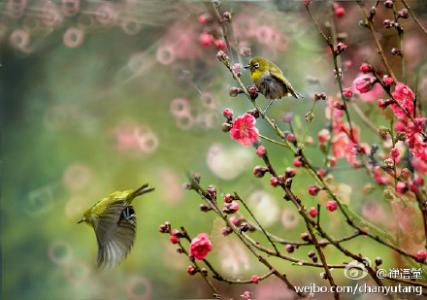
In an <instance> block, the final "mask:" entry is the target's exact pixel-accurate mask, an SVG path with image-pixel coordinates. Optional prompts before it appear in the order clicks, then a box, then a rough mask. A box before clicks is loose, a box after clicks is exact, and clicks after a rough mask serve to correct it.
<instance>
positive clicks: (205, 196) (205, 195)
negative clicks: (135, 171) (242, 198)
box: [189, 176, 305, 297]
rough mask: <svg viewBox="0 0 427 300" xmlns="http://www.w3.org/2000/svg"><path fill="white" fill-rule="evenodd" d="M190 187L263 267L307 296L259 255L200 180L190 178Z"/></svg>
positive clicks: (288, 285)
mask: <svg viewBox="0 0 427 300" xmlns="http://www.w3.org/2000/svg"><path fill="white" fill-rule="evenodd" d="M189 180H190V185H189V188H191V189H193V190H194V191H196V192H197V193H198V194H199V195H200V196H201V197H202V199H204V200H205V201H206V202H207V203H208V204H209V205H210V206H211V207H212V209H213V211H214V212H215V213H216V214H217V215H218V216H219V217H220V218H221V219H222V220H223V221H224V222H225V224H226V225H227V226H228V227H229V228H231V229H232V230H233V233H234V234H235V235H236V236H237V237H238V238H239V239H240V241H241V242H242V243H243V244H244V245H245V246H246V248H247V249H248V250H249V251H250V252H251V253H252V254H253V255H254V256H255V257H256V258H257V259H258V260H259V262H261V263H262V264H263V265H265V266H266V267H267V268H268V269H269V270H270V271H272V273H273V274H274V275H275V276H276V277H277V278H279V279H280V280H281V281H282V282H283V283H284V284H285V285H286V286H287V287H288V289H290V290H292V291H294V292H295V293H296V294H297V295H298V296H300V297H304V296H305V295H304V294H302V293H301V292H297V291H296V289H295V286H294V285H293V284H292V283H291V282H290V281H289V280H288V278H287V276H286V274H283V273H281V272H279V271H278V270H277V269H276V268H275V267H274V266H273V265H272V264H271V263H270V262H269V261H268V260H267V259H266V258H265V257H263V256H262V255H259V254H258V253H257V252H256V251H255V249H254V248H253V247H252V245H251V244H249V243H248V242H247V241H246V240H245V239H244V237H243V236H242V234H240V232H239V231H238V230H237V229H236V228H235V227H234V226H233V225H232V224H231V223H230V221H229V220H228V218H227V216H226V215H224V214H223V213H222V211H221V209H220V208H219V207H218V205H217V204H216V202H215V199H212V198H211V196H210V195H209V193H207V192H206V191H205V190H203V189H202V187H201V186H200V184H199V182H198V180H196V179H195V178H194V176H189Z"/></svg>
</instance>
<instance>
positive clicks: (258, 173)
mask: <svg viewBox="0 0 427 300" xmlns="http://www.w3.org/2000/svg"><path fill="white" fill-rule="evenodd" d="M267 171H268V169H267V168H266V167H261V166H256V167H255V168H254V169H253V171H252V174H253V175H254V176H255V177H257V178H261V177H264V175H265V173H267Z"/></svg>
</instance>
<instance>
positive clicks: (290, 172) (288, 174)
mask: <svg viewBox="0 0 427 300" xmlns="http://www.w3.org/2000/svg"><path fill="white" fill-rule="evenodd" d="M285 175H286V177H288V178H289V177H294V176H295V169H293V168H291V167H288V168H287V169H286V171H285Z"/></svg>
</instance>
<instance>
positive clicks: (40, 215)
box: [0, 0, 425, 300]
mask: <svg viewBox="0 0 427 300" xmlns="http://www.w3.org/2000/svg"><path fill="white" fill-rule="evenodd" d="M9 2H10V1H6V0H5V1H2V2H1V10H2V12H3V14H2V16H1V22H0V29H1V31H0V32H1V34H0V37H1V44H0V53H1V56H0V59H1V61H0V63H1V67H0V76H1V79H0V97H1V101H2V103H1V108H2V115H1V121H2V161H1V162H2V163H1V171H2V201H1V210H2V217H1V242H2V243H1V244H2V248H1V250H2V268H1V270H2V271H1V272H2V273H1V278H2V295H3V297H4V298H3V299H46V300H48V299H76V300H85V299H166V298H168V299H171V298H174V299H177V298H203V297H209V296H210V294H209V290H208V289H207V287H206V286H205V284H204V282H203V281H200V279H199V278H197V276H195V277H193V278H189V275H187V273H186V272H185V269H186V266H187V265H188V261H187V260H186V258H185V257H183V255H179V254H178V253H176V250H175V247H174V246H173V245H171V244H170V243H169V241H168V237H167V236H164V235H161V234H160V233H159V232H158V226H159V224H161V223H163V222H164V221H170V222H171V223H172V226H173V227H178V226H181V225H183V226H185V227H186V228H187V229H188V231H189V233H190V234H191V235H192V236H195V235H196V234H198V233H200V232H207V233H209V235H210V237H211V239H212V241H213V243H214V251H213V252H212V253H211V254H210V255H209V258H210V259H211V260H212V261H213V262H214V263H215V264H216V265H217V266H218V269H219V270H221V271H222V272H223V273H224V274H228V276H229V277H232V278H249V277H250V276H251V275H252V274H263V273H264V272H266V270H265V269H264V268H263V267H262V266H260V265H259V264H258V263H257V261H256V260H255V259H253V258H252V257H251V255H250V253H248V251H247V250H246V249H245V248H243V246H242V245H241V244H239V243H238V241H237V240H236V239H235V238H234V237H231V236H229V237H222V236H221V228H222V225H221V222H219V221H218V220H216V219H215V218H214V217H213V214H205V213H201V212H200V211H199V209H198V206H199V204H200V203H202V201H201V200H200V199H199V198H198V196H197V195H195V194H194V193H193V192H190V191H186V190H184V189H183V186H184V183H185V181H186V178H185V174H186V172H188V171H193V170H196V171H199V172H200V174H201V175H202V183H203V184H205V185H207V184H214V185H215V186H217V188H218V191H219V193H223V192H233V191H238V192H239V193H240V194H241V196H242V197H244V198H245V199H248V202H249V204H250V205H251V207H253V208H254V211H255V212H256V214H257V215H258V216H259V218H260V220H261V221H262V222H263V223H264V224H266V227H267V228H268V229H270V230H271V231H272V232H274V233H276V234H277V235H279V236H283V237H285V238H287V239H294V240H298V239H299V235H300V233H301V231H302V230H303V224H302V223H301V220H299V219H298V218H297V217H296V212H295V211H294V210H293V208H292V207H291V206H290V205H289V204H288V203H284V202H283V201H282V198H281V196H282V195H281V193H280V192H279V191H278V190H275V189H272V188H270V187H269V185H268V179H267V178H265V179H262V180H259V179H255V178H254V177H253V176H252V175H251V173H252V168H253V166H254V165H255V164H260V163H261V161H259V159H258V158H257V157H256V155H255V153H254V150H253V149H252V148H244V147H242V146H240V145H238V144H237V143H235V142H234V141H231V140H230V138H229V136H228V134H225V133H223V132H221V124H222V122H223V119H222V110H223V108H224V107H231V108H232V109H233V110H234V112H235V114H236V115H240V114H242V113H244V112H245V111H247V110H248V109H250V108H251V105H250V103H248V102H247V101H246V100H245V99H244V98H243V97H237V98H230V97H229V96H228V88H229V87H230V86H232V85H233V81H232V78H231V76H230V75H229V73H227V71H226V70H225V69H224V68H223V66H221V65H220V64H219V63H217V62H216V58H215V54H216V51H217V50H216V49H215V47H213V46H211V47H203V46H201V45H200V44H199V43H198V36H199V34H200V33H201V32H202V31H203V30H205V29H204V25H202V24H200V23H199V22H198V17H199V16H200V15H201V14H203V13H206V12H208V10H207V8H206V5H205V3H204V2H201V1H200V2H198V1H164V2H162V1H138V2H135V3H133V2H132V3H133V4H132V3H130V2H129V3H130V4H129V6H127V4H126V3H125V2H120V1H111V2H108V1H105V2H92V1H81V2H80V8H79V11H78V12H77V13H75V14H72V15H71V16H68V15H67V14H66V13H65V12H64V10H62V6H61V5H62V4H61V2H60V1H55V2H52V3H53V4H52V5H51V6H49V7H47V8H46V6H44V5H45V3H44V2H42V1H28V3H27V6H26V8H25V9H24V11H23V14H22V15H21V16H18V17H16V14H15V15H13V13H10V10H11V8H10V7H9V6H8V5H9ZM325 3H326V2H324V3H323V2H320V3H319V2H318V3H316V4H315V5H316V9H315V11H316V14H318V16H319V18H321V19H322V18H323V19H325V18H327V17H328V14H329V12H328V11H327V10H326V8H325V7H326V5H323V4H325ZM125 4H126V5H125ZM101 5H105V7H109V8H103V10H102V9H101V12H99V11H98V9H99V7H98V6H101ZM132 5H133V6H132ZM343 5H345V7H346V9H347V16H346V19H342V20H336V22H338V25H339V26H342V28H343V30H345V31H347V32H348V33H349V35H350V36H349V37H348V40H347V43H348V44H349V46H350V49H349V52H348V54H346V55H348V60H352V62H353V67H350V68H349V69H348V70H347V71H348V73H346V77H345V81H346V83H347V84H349V83H351V80H352V78H353V77H354V75H355V74H357V68H358V65H359V64H360V62H362V61H363V60H364V59H365V58H366V57H369V58H370V59H371V60H372V61H374V60H375V58H373V57H371V56H373V55H374V53H375V52H374V51H373V50H372V49H370V48H369V47H370V40H369V37H368V36H367V34H366V32H365V31H363V29H361V28H359V27H358V25H357V22H358V19H359V18H360V16H358V10H357V7H354V5H353V4H351V3H344V4H343ZM52 7H53V9H52ZM224 7H225V8H229V9H230V10H231V11H232V12H233V15H234V17H233V18H234V20H235V24H237V25H236V26H237V27H238V28H237V29H238V30H237V38H238V39H239V40H240V41H242V42H243V43H244V45H243V46H247V47H250V48H251V50H252V54H254V55H264V56H266V57H268V58H270V59H272V60H273V61H275V62H276V63H277V64H278V65H280V66H281V67H283V69H284V71H285V73H286V74H287V76H288V78H289V79H290V80H291V81H292V82H293V85H294V86H295V87H296V88H297V89H298V90H299V91H301V92H302V93H303V94H304V95H306V101H301V102H297V101H294V100H292V99H291V100H286V101H281V102H280V103H277V104H275V105H274V106H273V108H272V109H271V110H270V112H269V114H270V115H271V116H272V117H273V118H274V119H276V120H278V121H279V122H280V120H281V118H282V116H283V114H284V113H285V112H293V113H294V118H295V119H294V126H295V130H296V132H297V134H298V135H299V136H303V135H305V137H309V136H310V135H311V136H312V137H313V138H314V144H313V145H311V146H310V145H307V153H308V155H309V157H310V158H312V160H313V162H314V163H315V164H316V165H321V164H322V162H323V156H322V155H321V153H320V151H319V150H318V147H317V138H316V136H317V132H318V130H320V129H321V128H324V127H326V126H327V123H328V121H327V119H326V118H325V112H324V111H325V107H324V103H316V105H315V107H314V115H315V118H314V120H313V122H311V123H307V122H306V121H305V120H304V114H305V113H307V112H308V111H309V110H310V109H311V108H312V105H313V102H312V100H311V98H310V94H312V93H313V92H320V91H323V92H326V93H328V94H334V93H336V86H335V83H334V81H333V78H332V76H331V75H332V73H331V69H332V65H331V62H330V61H329V60H328V59H327V57H328V56H327V55H326V54H327V53H326V50H325V48H324V45H323V44H322V41H321V40H319V37H318V33H317V32H315V31H314V30H313V26H312V24H311V23H310V22H309V20H308V19H307V17H306V15H305V12H304V8H303V4H302V2H299V1H265V2H261V1H260V2H255V3H249V2H235V1H224ZM49 9H51V10H49ZM109 9H110V10H109ZM52 11H56V12H58V13H59V14H60V15H61V16H62V17H61V20H60V22H59V23H58V24H55V25H54V26H50V27H49V26H47V25H46V24H45V23H43V22H46V20H48V21H49V20H50V19H44V18H48V17H49V16H51V15H49V13H51V12H52ZM12 12H14V11H12ZM102 12H104V14H102ZM109 14H111V16H110V15H109ZM18 15H19V14H18ZM53 15H55V14H53ZM110 17H111V18H110ZM129 18H130V19H131V21H133V22H134V23H132V26H136V29H135V27H131V28H133V29H135V31H136V32H132V34H129V32H128V33H127V32H126V31H125V30H124V29H123V26H124V25H123V24H124V23H123V22H125V21H126V20H129ZM110 19H111V20H110ZM88 20H89V21H88ZM129 22H130V21H129ZM128 25H129V24H128ZM129 26H131V25H129ZM69 28H77V29H78V30H80V31H79V32H80V33H81V32H83V34H84V39H83V41H82V42H81V44H79V45H77V46H76V44H74V42H75V40H73V39H72V40H71V46H70V45H68V46H67V45H66V43H64V34H65V33H66V31H67V29H69ZM126 28H127V27H126ZM17 30H18V31H19V30H21V31H23V32H24V33H22V32H20V33H18V34H16V31H17ZM412 32H415V33H414V34H412ZM13 34H15V35H13ZM16 36H18V38H17V37H16ZM28 36H29V37H30V39H29V42H28V43H25V42H22V39H26V38H27V37H28ZM266 36H267V37H266ZM407 36H408V41H412V40H415V42H416V41H417V39H418V37H417V33H416V29H415V28H409V26H408V33H407ZM73 38H76V37H73ZM243 46H242V47H243ZM165 53H166V54H165ZM417 55H418V56H419V54H418V53H415V54H414V57H415V58H414V59H419V58H418V56H417ZM171 57H172V58H171ZM243 60H244V61H243V62H244V63H245V62H247V61H248V58H247V57H244V58H243ZM408 60H409V59H408ZM422 61H424V62H425V56H424V57H423V58H422ZM347 76H348V77H347ZM308 77H310V78H317V79H318V80H319V83H318V84H310V80H308V81H307V78H308ZM242 78H243V80H244V81H245V83H247V84H249V80H248V75H247V74H246V73H244V74H243V77H242ZM176 99H183V100H176ZM257 101H259V102H260V103H261V104H262V105H264V99H263V97H259V98H258V100H257ZM180 103H181V104H180ZM182 103H184V104H182ZM179 104H180V105H184V107H185V111H184V112H183V111H180V110H179V109H178V108H180V107H181V106H179ZM176 105H178V106H176ZM361 106H362V109H364V110H366V111H369V110H370V109H371V108H372V107H373V104H371V103H361ZM177 107H178V108H177ZM371 117H372V120H373V122H375V123H376V124H381V123H382V122H384V121H382V117H381V116H380V115H371ZM354 119H355V121H356V122H357V121H358V119H357V117H355V118H354ZM280 126H282V128H284V129H286V128H287V125H286V124H284V123H280ZM257 127H258V128H259V129H260V131H261V132H262V133H263V134H264V135H267V136H273V133H272V132H271V131H270V130H269V129H268V128H267V127H266V126H265V124H263V122H262V121H261V120H260V121H258V123H257ZM362 139H363V141H365V142H368V143H373V142H375V141H376V137H375V136H374V135H373V134H371V133H369V132H368V131H367V130H366V129H364V127H363V126H362ZM267 149H268V151H269V152H270V154H271V157H272V159H273V161H274V164H275V165H276V166H277V168H278V169H285V168H286V167H288V166H290V165H291V164H292V160H293V156H292V155H291V154H290V153H289V152H287V151H286V150H283V149H282V148H280V147H278V146H276V145H272V144H267ZM298 172H299V173H298V174H300V173H301V176H297V178H296V180H295V191H296V192H297V194H299V195H301V197H302V198H303V199H304V200H305V201H307V206H312V205H315V203H316V201H317V199H315V198H312V197H309V196H307V192H306V187H307V185H308V184H310V183H312V182H311V178H310V177H309V176H307V174H305V173H303V172H302V171H298ZM333 175H334V176H335V178H336V181H337V182H340V183H342V185H341V186H340V190H339V193H341V195H344V196H345V197H346V198H348V199H349V201H350V203H351V207H352V208H353V209H354V210H355V211H357V212H359V213H360V214H364V216H365V217H368V218H371V219H373V220H377V221H378V222H377V225H378V226H380V227H384V228H388V227H387V226H386V224H387V215H388V214H390V207H389V205H388V203H386V201H385V200H383V196H382V192H381V191H380V190H378V191H376V190H375V191H374V192H372V193H370V194H369V195H364V194H362V193H360V192H359V191H360V190H361V188H362V187H363V186H364V185H365V184H367V183H370V182H371V181H370V179H369V178H367V177H366V175H365V174H364V173H363V171H359V170H353V169H351V168H350V167H348V165H347V164H346V163H345V162H344V161H339V164H338V167H337V168H336V171H333ZM145 182H148V183H150V185H152V186H154V187H156V191H155V192H154V193H152V194H149V195H147V196H146V197H144V198H141V199H138V201H136V202H135V208H136V212H137V216H138V227H137V239H136V243H135V245H134V247H133V249H132V251H131V253H130V255H129V256H128V258H127V259H126V260H125V261H124V262H123V263H122V264H121V265H120V266H119V267H117V268H115V269H112V270H104V271H98V270H96V268H95V261H96V239H95V236H94V234H93V231H92V229H91V228H89V227H87V226H85V225H77V224H76V221H77V220H78V219H79V217H80V214H81V213H82V211H84V210H85V209H86V208H88V207H90V206H91V205H92V204H93V203H95V202H96V201H98V200H99V199H101V198H102V197H105V196H107V195H108V194H109V193H111V192H113V191H115V190H125V189H133V188H136V187H138V186H139V185H141V184H142V183H145ZM341 222H342V220H341V219H340V218H339V217H335V216H332V217H331V218H330V219H328V220H323V223H324V226H325V227H326V228H327V229H330V230H331V232H333V235H334V236H337V237H339V236H344V235H346V234H349V233H351V231H349V230H343V229H342V228H341V227H342V226H340V224H342V223H341ZM254 237H255V238H260V239H262V238H261V237H259V236H258V235H257V234H254ZM347 245H349V247H351V248H352V249H357V250H358V251H360V252H362V253H364V254H366V255H368V256H369V257H370V258H371V259H372V258H374V257H375V256H376V255H379V254H380V255H381V256H383V258H385V259H386V258H389V256H390V254H389V253H388V252H386V251H385V249H384V248H382V247H380V246H378V245H377V244H373V243H371V242H369V243H367V242H366V241H365V240H363V239H356V240H353V241H351V242H349V243H348V244H347ZM331 250H332V249H329V248H327V250H326V253H327V257H328V258H329V259H330V260H331V262H337V263H340V262H342V261H344V260H345V259H344V258H343V257H342V256H341V255H340V254H337V253H336V252H335V251H331ZM307 252H308V248H302V249H300V250H298V251H297V252H296V254H295V256H297V257H301V258H305V257H306V254H307ZM390 258H392V257H391V256H390ZM272 261H273V262H276V260H274V259H272ZM277 264H278V266H279V267H280V269H281V270H283V272H286V273H289V277H290V279H291V280H292V281H293V282H295V283H297V282H299V283H305V284H308V283H311V282H322V281H321V279H320V276H319V273H320V270H319V269H311V268H302V267H299V266H293V265H291V264H290V263H288V262H277ZM389 264H391V265H393V264H394V262H393V261H391V262H389ZM333 274H334V275H335V276H337V278H339V281H340V282H341V283H342V284H344V283H347V284H353V282H349V281H348V280H347V279H346V278H345V277H344V276H343V274H342V270H334V271H333ZM279 288H280V289H279ZM222 289H223V290H225V291H227V294H230V295H233V297H234V298H235V299H236V298H238V297H239V295H240V294H241V293H242V292H243V291H244V290H246V289H249V290H251V291H254V293H255V295H256V297H257V298H259V299H286V298H287V297H288V296H289V295H288V293H289V292H286V290H285V289H284V288H282V286H281V285H280V283H278V282H276V281H275V280H274V279H269V280H267V281H266V282H265V284H261V285H259V286H250V287H243V286H237V287H234V286H224V285H223V286H222ZM278 289H279V290H278ZM278 291H280V292H278Z"/></svg>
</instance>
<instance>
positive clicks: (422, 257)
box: [415, 250, 427, 263]
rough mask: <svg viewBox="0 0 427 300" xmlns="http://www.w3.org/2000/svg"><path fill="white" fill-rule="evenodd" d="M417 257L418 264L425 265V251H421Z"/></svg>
mask: <svg viewBox="0 0 427 300" xmlns="http://www.w3.org/2000/svg"><path fill="white" fill-rule="evenodd" d="M415 256H416V259H417V261H418V262H420V263H423V262H425V260H426V259H427V252H426V251H425V250H420V251H418V252H417V254H416V255H415Z"/></svg>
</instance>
